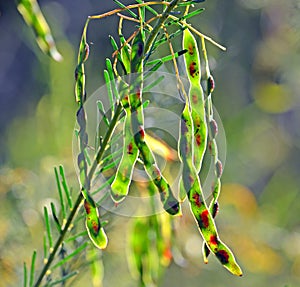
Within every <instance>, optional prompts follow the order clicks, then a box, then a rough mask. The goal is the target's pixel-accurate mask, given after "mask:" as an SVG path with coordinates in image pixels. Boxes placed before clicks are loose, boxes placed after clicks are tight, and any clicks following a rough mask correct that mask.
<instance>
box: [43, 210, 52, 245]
mask: <svg viewBox="0 0 300 287" xmlns="http://www.w3.org/2000/svg"><path fill="white" fill-rule="evenodd" d="M44 219H45V225H46V232H47V237H48V243H49V248H50V250H51V249H52V247H53V240H52V234H51V225H50V220H49V214H48V209H47V207H46V206H44Z"/></svg>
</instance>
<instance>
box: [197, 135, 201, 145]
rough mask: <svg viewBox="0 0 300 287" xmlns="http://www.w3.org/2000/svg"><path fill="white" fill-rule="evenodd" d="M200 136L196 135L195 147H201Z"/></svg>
mask: <svg viewBox="0 0 300 287" xmlns="http://www.w3.org/2000/svg"><path fill="white" fill-rule="evenodd" d="M201 142H202V141H201V136H200V135H199V134H198V135H196V144H197V146H200V145H201Z"/></svg>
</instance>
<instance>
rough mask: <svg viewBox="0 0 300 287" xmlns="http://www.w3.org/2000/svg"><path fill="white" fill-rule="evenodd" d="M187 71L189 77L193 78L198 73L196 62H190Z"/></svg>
mask: <svg viewBox="0 0 300 287" xmlns="http://www.w3.org/2000/svg"><path fill="white" fill-rule="evenodd" d="M189 73H190V75H191V77H193V78H194V77H195V75H196V74H198V70H197V64H196V62H192V63H191V64H190V65H189Z"/></svg>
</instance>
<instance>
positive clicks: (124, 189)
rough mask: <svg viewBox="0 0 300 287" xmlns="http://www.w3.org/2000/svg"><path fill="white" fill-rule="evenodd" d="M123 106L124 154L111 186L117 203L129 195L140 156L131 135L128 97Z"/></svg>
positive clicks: (123, 101)
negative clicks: (134, 170)
mask: <svg viewBox="0 0 300 287" xmlns="http://www.w3.org/2000/svg"><path fill="white" fill-rule="evenodd" d="M122 105H123V107H124V110H125V120H124V125H123V139H124V143H123V153H122V158H121V161H120V163H119V166H118V169H117V172H116V176H115V179H114V181H113V183H112V184H111V196H112V199H113V200H114V201H115V202H116V203H119V202H121V201H122V200H123V199H124V198H125V196H127V194H128V190H129V186H130V183H131V180H132V174H133V169H134V166H135V163H136V160H137V158H138V154H139V151H138V148H137V146H136V144H135V141H134V138H133V137H132V135H131V124H130V123H131V120H130V117H131V115H130V109H129V103H128V96H125V97H123V100H122Z"/></svg>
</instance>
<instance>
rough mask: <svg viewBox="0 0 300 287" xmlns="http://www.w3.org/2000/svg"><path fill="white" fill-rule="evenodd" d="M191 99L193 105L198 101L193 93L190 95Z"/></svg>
mask: <svg viewBox="0 0 300 287" xmlns="http://www.w3.org/2000/svg"><path fill="white" fill-rule="evenodd" d="M192 101H193V103H194V104H195V105H196V104H197V103H198V97H197V95H196V94H193V95H192Z"/></svg>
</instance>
